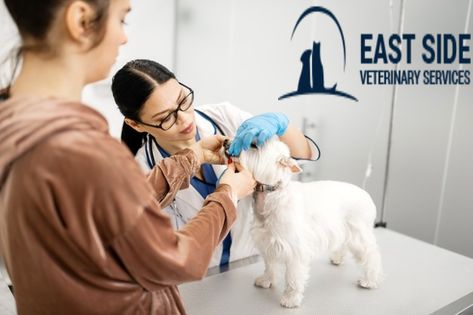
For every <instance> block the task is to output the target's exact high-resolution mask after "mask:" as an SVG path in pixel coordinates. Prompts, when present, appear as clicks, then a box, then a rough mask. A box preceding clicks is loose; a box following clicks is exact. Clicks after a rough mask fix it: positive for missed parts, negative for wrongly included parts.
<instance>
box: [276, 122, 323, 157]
mask: <svg viewBox="0 0 473 315" xmlns="http://www.w3.org/2000/svg"><path fill="white" fill-rule="evenodd" d="M279 139H280V140H281V141H282V142H284V143H285V144H286V145H287V146H288V147H289V150H291V156H292V157H294V158H299V159H308V160H315V159H317V157H318V155H319V152H318V149H317V148H315V150H314V149H312V147H311V145H310V144H309V141H310V140H308V139H307V138H306V137H305V136H304V134H303V133H302V132H301V131H300V130H299V129H297V128H296V127H294V126H292V125H289V126H288V127H287V129H286V132H285V133H284V134H283V135H282V136H280V137H279ZM314 151H317V152H314Z"/></svg>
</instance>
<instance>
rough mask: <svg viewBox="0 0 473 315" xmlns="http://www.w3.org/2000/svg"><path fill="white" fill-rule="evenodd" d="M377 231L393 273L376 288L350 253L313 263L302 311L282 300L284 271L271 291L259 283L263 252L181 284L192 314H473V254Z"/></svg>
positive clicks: (387, 268) (386, 267) (386, 266)
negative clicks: (364, 281) (363, 282)
mask: <svg viewBox="0 0 473 315" xmlns="http://www.w3.org/2000/svg"><path fill="white" fill-rule="evenodd" d="M375 233H376V237H377V239H378V244H379V247H380V250H381V255H382V258H383V265H384V270H385V274H386V279H385V280H384V282H382V283H381V286H380V287H379V288H378V289H375V290H367V289H362V288H359V287H358V286H357V285H356V281H357V279H358V276H359V275H360V269H359V266H358V265H357V264H356V263H355V261H354V260H353V258H352V257H351V256H349V255H348V256H347V259H346V260H345V262H344V263H343V264H342V265H340V266H334V265H332V264H330V262H329V259H328V257H326V256H324V257H320V258H318V259H315V260H314V261H313V263H312V266H311V275H310V279H309V281H308V283H307V288H306V291H305V296H304V299H303V301H302V305H301V307H299V308H296V309H286V308H282V307H281V306H280V305H279V298H280V296H281V293H282V291H283V284H284V281H283V276H282V275H281V274H279V275H280V276H279V279H278V280H277V281H276V284H275V285H274V284H273V286H272V287H271V288H269V289H261V288H257V287H255V286H254V285H253V281H254V279H255V277H256V276H259V275H260V274H261V273H262V272H263V270H264V264H263V261H262V259H261V258H259V257H258V258H254V257H253V258H249V259H246V262H245V261H240V262H237V263H235V264H236V266H230V267H229V270H228V271H226V272H222V273H217V272H218V269H216V268H218V267H216V268H212V269H210V270H209V275H208V276H207V277H206V278H204V280H203V281H201V282H193V283H188V284H184V285H181V286H179V289H180V292H181V294H182V297H183V300H184V304H185V306H186V309H187V311H188V313H189V314H190V315H213V314H215V315H222V314H225V315H237V314H238V315H252V314H255V315H278V314H284V315H289V314H290V315H293V314H311V315H313V314H317V315H344V314H347V315H358V314H360V315H371V314H376V315H381V314H393V315H410V314H412V315H417V314H419V315H424V314H432V313H435V314H436V315H441V314H442V315H444V314H445V315H446V314H448V315H453V314H462V315H463V314H473V259H471V258H468V257H465V256H462V255H459V254H456V253H453V252H451V251H448V250H445V249H442V248H440V247H436V246H433V245H431V244H428V243H425V242H422V241H419V240H416V239H413V238H410V237H408V236H405V235H402V234H399V233H397V232H394V231H392V230H389V229H385V228H377V229H375ZM472 241H473V240H472ZM472 246H473V244H472ZM235 264H234V265H235Z"/></svg>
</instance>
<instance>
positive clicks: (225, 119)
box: [197, 102, 320, 161]
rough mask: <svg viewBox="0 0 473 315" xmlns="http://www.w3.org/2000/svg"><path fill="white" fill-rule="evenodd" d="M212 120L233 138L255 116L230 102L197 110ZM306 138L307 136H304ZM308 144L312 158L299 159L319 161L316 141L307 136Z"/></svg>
mask: <svg viewBox="0 0 473 315" xmlns="http://www.w3.org/2000/svg"><path fill="white" fill-rule="evenodd" d="M197 109H198V110H201V111H202V112H204V113H205V114H207V115H208V116H209V117H210V118H212V119H213V120H214V121H215V122H216V123H217V124H218V125H219V126H220V127H221V128H222V129H223V131H224V132H225V134H226V135H227V136H229V137H233V136H234V135H235V133H236V131H237V129H238V127H240V125H241V124H242V123H243V122H244V121H245V120H247V119H248V118H250V117H252V116H253V115H252V114H250V113H248V112H246V111H244V110H241V109H239V108H238V107H236V106H234V105H232V104H230V103H229V102H223V103H219V104H207V105H201V106H199V107H198V108H197ZM304 136H305V135H304ZM305 137H306V138H307V142H309V146H310V151H311V156H310V159H298V160H301V161H304V160H306V161H317V160H318V159H319V158H320V149H319V147H318V146H317V144H316V143H315V141H314V140H312V139H311V138H309V137H308V136H305Z"/></svg>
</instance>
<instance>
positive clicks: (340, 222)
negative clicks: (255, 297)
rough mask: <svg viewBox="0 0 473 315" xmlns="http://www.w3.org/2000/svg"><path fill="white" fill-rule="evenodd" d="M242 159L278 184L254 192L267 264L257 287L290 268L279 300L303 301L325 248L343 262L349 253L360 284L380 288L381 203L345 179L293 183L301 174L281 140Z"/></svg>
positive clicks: (257, 231)
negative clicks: (376, 230) (377, 223)
mask: <svg viewBox="0 0 473 315" xmlns="http://www.w3.org/2000/svg"><path fill="white" fill-rule="evenodd" d="M239 162H240V163H241V164H242V165H243V166H244V167H245V168H247V169H248V170H250V172H252V173H253V175H254V177H255V179H256V180H257V181H258V182H259V183H263V184H267V185H276V184H277V183H278V182H280V188H279V189H278V190H276V191H274V192H255V195H254V197H255V198H254V199H255V206H254V211H255V220H254V223H253V227H252V235H253V237H254V240H255V243H256V246H257V248H258V250H259V251H260V253H261V255H262V256H263V259H264V262H265V271H264V273H263V274H262V275H261V276H259V277H257V278H256V280H255V285H256V286H258V287H262V288H269V287H270V286H271V284H272V283H273V281H274V277H275V267H276V265H277V264H278V263H282V264H283V265H284V266H285V267H286V272H285V282H286V283H285V290H284V294H283V296H282V297H281V300H280V303H281V305H282V306H284V307H297V306H299V305H300V303H301V301H302V298H303V294H304V287H305V284H306V281H307V279H308V277H309V266H310V261H311V260H312V258H313V257H314V256H315V255H320V254H321V253H323V252H325V251H329V252H330V253H331V261H332V263H333V264H335V265H338V264H340V263H342V261H343V258H344V257H345V254H346V252H347V251H350V252H351V253H352V254H353V256H354V257H355V259H356V261H357V262H358V263H359V264H360V265H361V267H362V269H363V272H362V275H361V278H360V279H359V281H358V284H359V285H360V286H361V287H364V288H376V287H377V286H378V284H379V282H380V281H381V277H382V266H381V256H380V254H379V250H378V246H377V244H376V239H375V236H374V234H373V224H374V220H375V216H376V207H375V205H374V203H373V201H372V199H371V197H370V196H369V195H368V193H367V192H365V191H364V190H362V189H361V188H359V187H357V186H354V185H351V184H348V183H343V182H335V181H316V182H310V183H300V182H295V181H291V175H292V173H294V172H299V171H300V168H299V167H298V165H297V163H296V162H295V160H293V159H291V158H290V155H289V149H288V147H287V146H286V145H285V144H284V143H282V142H280V141H279V140H277V139H276V138H274V139H271V140H270V141H268V142H267V143H266V144H265V145H264V146H263V147H262V148H260V149H250V150H248V151H244V152H242V153H241V155H240V157H239Z"/></svg>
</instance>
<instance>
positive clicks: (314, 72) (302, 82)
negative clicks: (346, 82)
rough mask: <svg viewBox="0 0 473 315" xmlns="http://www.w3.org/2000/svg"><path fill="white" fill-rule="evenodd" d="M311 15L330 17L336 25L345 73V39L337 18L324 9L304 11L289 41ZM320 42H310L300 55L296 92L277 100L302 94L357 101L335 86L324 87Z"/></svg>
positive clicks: (318, 7) (317, 7)
mask: <svg viewBox="0 0 473 315" xmlns="http://www.w3.org/2000/svg"><path fill="white" fill-rule="evenodd" d="M312 13H321V14H324V15H327V16H328V17H330V19H331V20H332V21H333V22H334V23H335V24H336V25H337V28H338V31H339V32H340V37H341V39H342V46H343V70H344V71H345V66H346V59H347V58H346V49H345V37H344V36H343V31H342V28H341V27H340V23H338V20H337V18H336V17H335V15H333V13H332V12H330V11H329V10H327V9H326V8H324V7H320V6H314V7H310V8H308V9H307V10H305V11H304V12H303V13H302V15H301V16H300V17H299V19H298V20H297V22H296V25H295V26H294V29H293V31H292V35H291V40H292V38H293V37H294V33H295V32H296V30H297V27H298V26H299V24H300V23H301V22H302V20H303V19H304V18H305V17H306V16H308V15H309V14H312ZM320 45H321V43H320V42H318V43H317V42H315V41H313V42H312V47H311V48H310V49H307V50H305V51H304V52H303V53H302V55H301V59H300V60H301V63H302V69H301V74H300V76H299V83H298V85H297V90H296V91H293V92H290V93H286V94H284V95H282V96H280V97H279V98H278V99H279V100H282V99H285V98H288V97H292V96H297V95H304V94H331V95H336V96H340V97H346V98H348V99H351V100H354V101H358V99H357V98H356V97H354V96H352V95H350V94H348V93H346V92H342V91H339V90H337V84H335V85H334V86H332V87H326V86H325V83H324V66H323V64H322V58H321V56H320Z"/></svg>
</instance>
